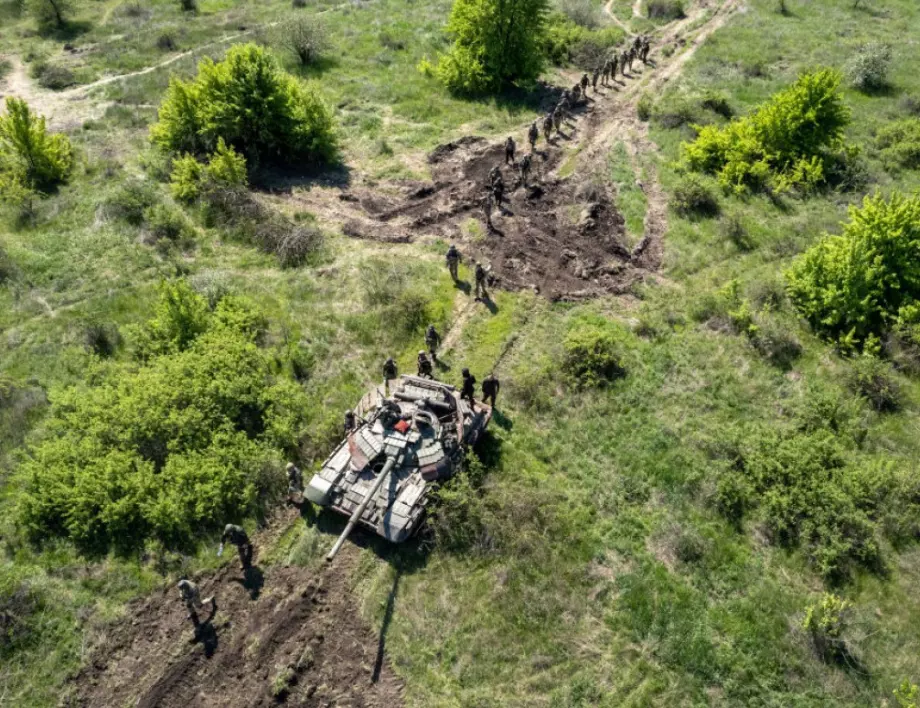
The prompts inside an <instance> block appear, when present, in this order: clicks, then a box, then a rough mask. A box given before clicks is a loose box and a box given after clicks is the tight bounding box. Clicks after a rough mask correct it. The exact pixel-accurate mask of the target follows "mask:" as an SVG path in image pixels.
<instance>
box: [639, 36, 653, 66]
mask: <svg viewBox="0 0 920 708" xmlns="http://www.w3.org/2000/svg"><path fill="white" fill-rule="evenodd" d="M650 48H651V47H650V45H649V40H648V37H646V38H645V39H643V40H642V48H641V49H640V52H641V56H642V63H643V64H648V53H649V49H650Z"/></svg>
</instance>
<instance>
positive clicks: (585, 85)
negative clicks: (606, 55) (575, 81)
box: [581, 74, 591, 101]
mask: <svg viewBox="0 0 920 708" xmlns="http://www.w3.org/2000/svg"><path fill="white" fill-rule="evenodd" d="M589 83H591V79H589V78H588V75H587V74H582V75H581V93H582V94H583V95H584V97H585V100H586V101H587V100H588V84H589Z"/></svg>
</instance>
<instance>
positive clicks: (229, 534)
mask: <svg viewBox="0 0 920 708" xmlns="http://www.w3.org/2000/svg"><path fill="white" fill-rule="evenodd" d="M228 541H229V542H230V543H232V544H233V545H234V546H236V550H237V552H238V553H239V554H240V565H242V566H243V570H247V569H248V568H249V564H250V563H251V562H252V543H250V542H249V536H248V535H246V531H245V529H243V527H242V526H237V525H236V524H227V525H226V526H224V534H223V536H221V537H220V548H218V549H217V556H218V557H220V556H222V555H223V554H224V544H225V543H227V542H228Z"/></svg>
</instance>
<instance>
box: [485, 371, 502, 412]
mask: <svg viewBox="0 0 920 708" xmlns="http://www.w3.org/2000/svg"><path fill="white" fill-rule="evenodd" d="M499 388H501V383H500V382H499V380H498V379H497V378H495V374H494V373H490V374H489V375H488V376H486V377H485V378H484V379H483V380H482V402H483V403H488V402H489V401H490V400H491V401H492V407H493V408H494V407H495V397H496V396H497V395H498V389H499Z"/></svg>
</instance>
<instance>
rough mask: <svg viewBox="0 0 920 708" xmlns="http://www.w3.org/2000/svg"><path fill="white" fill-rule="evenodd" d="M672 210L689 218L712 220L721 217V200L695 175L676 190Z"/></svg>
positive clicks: (681, 183)
mask: <svg viewBox="0 0 920 708" xmlns="http://www.w3.org/2000/svg"><path fill="white" fill-rule="evenodd" d="M670 206H671V208H672V209H673V210H674V211H676V212H677V213H678V214H680V215H681V216H683V217H687V218H695V217H700V218H712V217H714V216H718V215H719V211H720V206H719V198H718V197H717V196H716V195H715V193H714V192H713V191H712V190H711V189H710V188H709V187H707V186H706V185H705V184H704V183H703V181H702V180H700V179H699V178H698V177H696V176H695V175H690V176H689V177H686V178H684V179H683V180H681V181H680V183H678V185H677V186H676V187H675V188H674V193H673V194H672V195H671V201H670Z"/></svg>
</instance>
